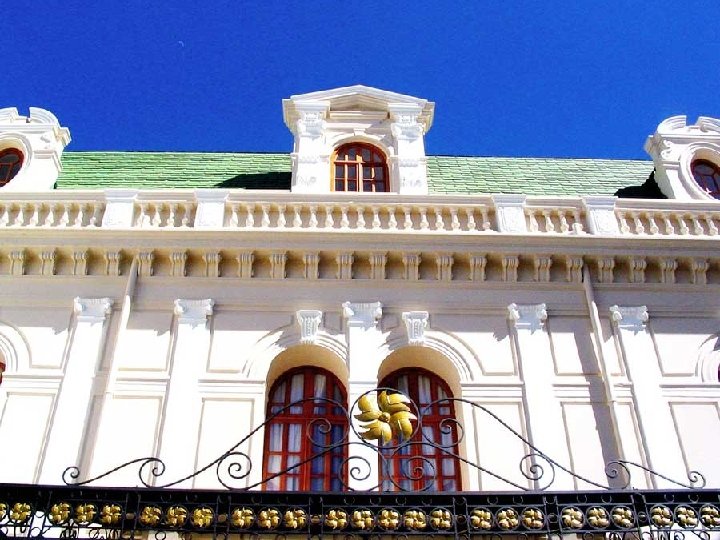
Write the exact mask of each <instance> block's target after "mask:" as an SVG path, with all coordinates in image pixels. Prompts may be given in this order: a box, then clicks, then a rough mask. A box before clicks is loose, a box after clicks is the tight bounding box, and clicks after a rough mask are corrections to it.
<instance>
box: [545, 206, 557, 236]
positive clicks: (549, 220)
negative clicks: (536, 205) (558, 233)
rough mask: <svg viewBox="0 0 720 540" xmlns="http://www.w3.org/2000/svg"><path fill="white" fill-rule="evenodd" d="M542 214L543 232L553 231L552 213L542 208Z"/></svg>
mask: <svg viewBox="0 0 720 540" xmlns="http://www.w3.org/2000/svg"><path fill="white" fill-rule="evenodd" d="M542 215H543V217H544V218H545V232H555V224H554V223H553V220H552V213H551V212H550V211H548V210H543V213H542Z"/></svg>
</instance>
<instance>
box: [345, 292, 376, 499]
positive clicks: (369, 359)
mask: <svg viewBox="0 0 720 540" xmlns="http://www.w3.org/2000/svg"><path fill="white" fill-rule="evenodd" d="M343 315H344V316H345V320H346V325H347V340H348V368H349V372H350V376H349V381H348V386H349V388H348V403H349V405H352V404H353V403H354V402H355V400H356V399H358V398H359V397H360V396H361V395H362V394H364V393H365V392H368V391H371V390H373V389H374V388H376V387H377V383H378V381H377V369H378V365H379V359H377V350H378V345H379V343H380V341H381V339H382V336H381V333H380V330H379V329H378V327H377V322H378V321H379V320H380V318H381V317H382V304H381V303H380V302H345V303H344V304H343ZM357 412H358V411H357V410H355V411H351V413H357ZM353 420H354V419H353V418H351V421H353ZM349 437H350V442H351V443H353V444H351V446H350V448H349V455H350V456H357V458H359V459H357V460H351V461H350V463H349V466H350V469H352V467H353V466H357V467H359V470H360V471H362V476H364V475H365V472H368V473H369V474H368V476H367V478H365V479H364V480H359V479H353V478H352V476H351V477H350V478H348V484H349V485H350V487H351V488H353V489H355V490H368V489H372V488H373V487H375V486H377V484H378V482H379V474H378V453H377V449H376V448H373V447H372V446H370V445H374V444H375V443H363V441H362V439H360V438H359V437H358V436H357V435H355V433H354V431H353V430H350V435H349ZM361 460H366V462H367V464H365V463H362V462H361Z"/></svg>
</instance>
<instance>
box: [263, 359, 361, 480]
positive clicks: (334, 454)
mask: <svg viewBox="0 0 720 540" xmlns="http://www.w3.org/2000/svg"><path fill="white" fill-rule="evenodd" d="M323 377H324V384H321V381H322V380H323ZM314 397H315V398H328V399H333V400H334V401H336V402H338V403H341V404H342V405H343V406H347V392H346V390H345V387H344V386H343V385H342V383H341V382H340V381H339V380H338V378H337V377H335V375H333V374H332V373H330V372H329V371H327V370H325V369H322V368H318V367H313V366H304V367H301V368H297V369H292V370H290V371H287V372H285V373H283V374H282V375H281V376H280V377H279V378H278V379H277V380H276V381H275V382H274V383H273V385H272V388H271V389H270V392H269V393H268V402H267V410H266V418H268V419H270V420H269V421H268V423H267V424H266V425H265V452H264V453H263V478H264V479H266V480H267V482H266V483H265V489H266V490H268V491H275V490H280V491H298V490H302V491H341V490H343V489H344V485H347V478H346V475H347V470H346V466H345V460H346V458H347V446H346V445H340V446H338V447H337V448H335V449H333V450H331V451H328V452H326V453H325V454H323V455H321V456H319V457H317V458H314V459H312V460H310V461H308V462H307V463H305V464H303V465H300V466H298V467H295V468H293V469H292V470H289V471H287V472H285V473H282V474H280V475H279V476H277V477H275V478H271V477H272V476H273V474H275V473H277V472H279V471H284V470H285V469H288V468H290V467H292V465H294V464H296V463H301V462H303V461H305V460H306V459H309V458H310V457H312V456H314V455H318V454H322V452H323V448H320V447H318V446H315V445H314V443H313V441H317V442H319V443H320V444H322V445H324V446H328V445H330V444H333V443H337V442H339V441H340V440H342V439H343V438H344V437H345V435H346V434H347V430H348V419H347V414H346V412H345V411H344V410H343V409H342V408H340V407H337V406H334V405H333V404H332V403H329V402H327V401H318V400H314V399H313V398H314ZM300 400H303V401H302V402H301V403H298V405H296V406H295V405H294V406H292V407H288V405H290V404H291V403H294V402H297V401H300ZM328 427H329V428H330V429H328ZM341 474H342V477H341V476H340V475H341Z"/></svg>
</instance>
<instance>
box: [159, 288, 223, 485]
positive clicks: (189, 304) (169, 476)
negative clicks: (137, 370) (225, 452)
mask: <svg viewBox="0 0 720 540" xmlns="http://www.w3.org/2000/svg"><path fill="white" fill-rule="evenodd" d="M214 303H215V302H214V301H213V300H211V299H209V298H207V299H203V300H175V316H176V318H177V325H176V329H175V340H174V346H173V352H172V359H171V364H170V380H169V382H168V386H167V393H166V398H165V405H164V410H163V423H162V431H161V433H160V448H159V457H160V459H161V460H162V461H163V462H164V463H165V465H166V467H167V469H166V472H165V475H164V477H163V479H162V480H161V481H160V482H161V483H165V482H168V481H174V480H177V479H179V478H181V477H183V476H186V475H188V474H190V473H192V472H194V471H195V457H196V453H197V447H198V431H199V426H200V414H201V402H200V394H199V392H198V378H199V377H200V374H201V373H202V370H203V368H204V367H205V364H206V362H207V357H208V351H209V349H210V331H209V329H208V325H207V321H208V318H209V317H210V316H211V315H212V313H213V305H214ZM175 487H178V488H181V487H192V480H188V481H186V482H182V483H180V484H178V485H177V486H175Z"/></svg>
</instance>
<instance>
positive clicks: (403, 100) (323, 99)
mask: <svg viewBox="0 0 720 540" xmlns="http://www.w3.org/2000/svg"><path fill="white" fill-rule="evenodd" d="M309 103H317V104H318V105H320V104H323V105H325V107H326V110H327V111H329V112H339V111H373V112H382V111H386V112H389V111H390V109H391V107H392V106H395V107H397V106H402V105H407V106H408V107H413V108H417V109H416V110H418V111H419V116H418V120H419V121H421V122H423V123H424V124H425V125H426V127H427V129H429V128H430V125H431V124H432V119H433V113H434V109H435V104H434V103H433V102H431V101H428V100H426V99H422V98H417V97H414V96H408V95H405V94H398V93H397V92H390V91H388V90H380V89H379V88H373V87H371V86H364V85H362V84H356V85H354V86H344V87H341V88H332V89H330V90H320V91H317V92H309V93H307V94H297V95H294V96H291V97H290V99H285V100H283V117H284V120H285V124H286V125H287V126H288V127H291V124H292V122H294V121H295V120H296V118H297V110H296V108H297V106H298V105H302V104H309Z"/></svg>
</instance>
